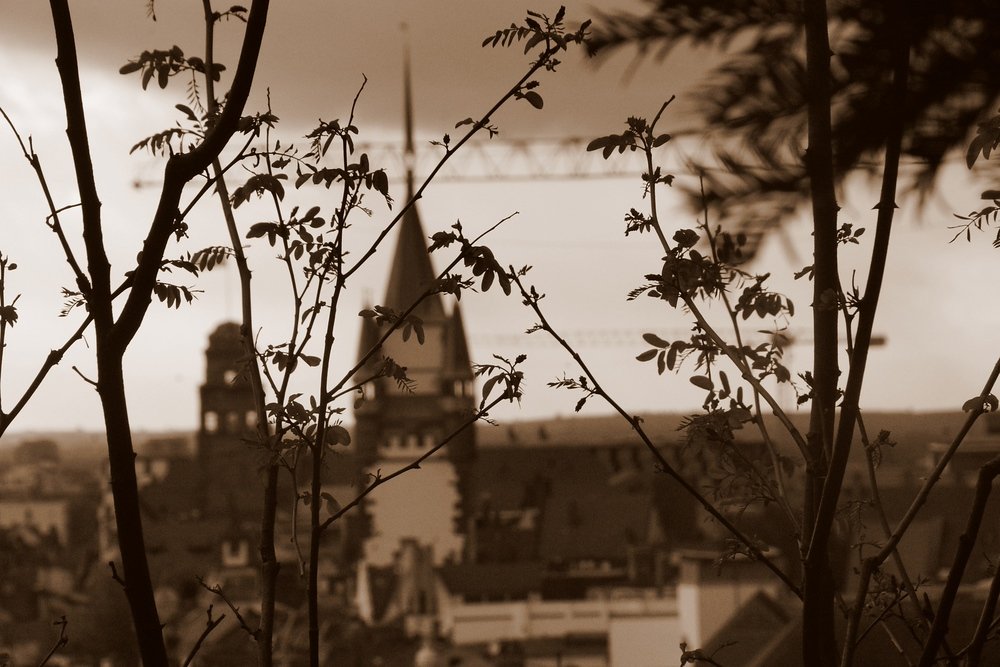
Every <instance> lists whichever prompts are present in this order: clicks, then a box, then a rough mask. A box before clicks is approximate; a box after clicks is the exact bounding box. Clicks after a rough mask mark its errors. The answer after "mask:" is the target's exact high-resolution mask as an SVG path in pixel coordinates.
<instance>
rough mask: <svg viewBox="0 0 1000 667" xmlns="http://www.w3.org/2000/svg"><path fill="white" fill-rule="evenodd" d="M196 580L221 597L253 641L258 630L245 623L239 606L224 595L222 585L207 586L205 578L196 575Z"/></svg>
mask: <svg viewBox="0 0 1000 667" xmlns="http://www.w3.org/2000/svg"><path fill="white" fill-rule="evenodd" d="M197 580H198V583H199V584H201V587H202V588H204V589H205V590H206V591H208V592H209V593H212V594H214V595H216V596H218V597H219V599H221V600H222V601H223V602H225V603H226V606H227V607H229V609H230V610H231V611H232V612H233V615H234V616H235V617H236V621H237V622H238V623H239V624H240V628H242V629H243V631H244V632H246V633H247V634H248V635H250V637H252V638H253V639H254V641H256V640H257V635H258V633H259V632H260V631H259V630H253V629H251V628H250V625H249V624H248V623H247V621H246V619H245V618H243V614H241V613H240V608H239V607H237V606H236V605H234V604H233V601H232V600H230V599H229V598H228V597H227V596H226V594H225V593H224V592H223V590H222V586H220V585H219V584H216V585H215V586H209V585H208V584H206V583H205V580H204V579H202V578H201V577H197Z"/></svg>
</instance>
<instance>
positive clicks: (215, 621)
mask: <svg viewBox="0 0 1000 667" xmlns="http://www.w3.org/2000/svg"><path fill="white" fill-rule="evenodd" d="M225 618H226V615H225V614H223V615H222V616H219V617H218V618H212V605H208V620H207V621H205V629H204V630H202V631H201V634H200V635H198V640H197V641H196V642H195V643H194V646H192V647H191V651H190V653H188V656H187V658H186V659H185V660H184V663H183V665H182V667H188V665H190V664H191V661H192V660H194V657H195V656H196V655H197V654H198V651H200V650H201V645H202V643H203V642H204V641H205V640H206V639H208V636H209V635H210V634H212V630H215V628H217V627H218V626H219V623H222V621H223V619H225Z"/></svg>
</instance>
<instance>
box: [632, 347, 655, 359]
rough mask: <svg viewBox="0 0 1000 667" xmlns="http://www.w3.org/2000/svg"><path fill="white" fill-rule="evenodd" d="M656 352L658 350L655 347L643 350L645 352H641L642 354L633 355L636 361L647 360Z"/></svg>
mask: <svg viewBox="0 0 1000 667" xmlns="http://www.w3.org/2000/svg"><path fill="white" fill-rule="evenodd" d="M657 352H658V350H657V349H655V348H653V349H651V350H646V351H645V352H643V353H642V354H638V355H636V357H635V358H636V359H637V360H638V361H649V360H650V359H652V358H653V357H655V356H656V353H657Z"/></svg>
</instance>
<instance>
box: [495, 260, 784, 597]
mask: <svg viewBox="0 0 1000 667" xmlns="http://www.w3.org/2000/svg"><path fill="white" fill-rule="evenodd" d="M510 271H511V279H512V280H513V281H514V282H515V283H516V284H517V286H518V289H520V291H521V296H522V297H523V299H524V305H526V306H528V307H529V308H531V309H532V310H533V311H534V313H535V315H536V316H537V317H538V319H539V323H540V324H541V327H542V329H543V330H545V332H547V333H548V334H549V335H550V336H552V338H553V339H554V340H555V341H556V342H557V343H558V344H559V346H560V347H562V348H563V349H564V350H566V352H567V353H569V355H570V356H571V357H572V358H573V360H574V361H575V362H576V364H577V365H578V366H579V367H580V369H581V370H582V371H583V372H584V374H585V375H586V376H587V377H588V378H589V379H590V382H591V386H592V387H593V390H594V391H593V393H595V394H597V395H598V396H600V397H601V398H603V399H604V400H605V401H606V402H607V403H608V405H610V406H611V407H612V408H613V409H614V410H615V412H617V413H618V414H619V415H621V416H622V417H623V418H624V419H625V421H627V422H628V424H629V426H631V427H632V430H633V431H635V433H636V435H638V436H639V438H640V439H641V440H642V442H643V444H645V446H646V449H648V450H649V451H650V453H652V455H653V456H654V457H655V458H656V461H657V463H658V464H659V466H660V469H661V470H663V472H665V473H666V474H667V475H668V476H669V477H671V478H672V479H673V480H674V481H676V482H677V483H678V484H680V485H681V488H683V489H684V491H686V492H687V493H688V494H689V495H690V496H691V497H692V498H694V499H695V500H696V501H697V502H698V504H700V505H701V506H702V507H703V508H704V509H705V511H707V512H708V513H709V514H711V515H712V517H713V518H714V519H715V520H716V521H718V522H719V523H720V524H722V526H723V527H724V528H725V529H726V530H727V531H728V532H729V533H730V534H731V535H732V536H733V537H734V538H735V539H736V540H737V541H739V542H740V544H742V545H743V546H744V548H746V550H747V552H748V553H750V554H751V555H752V556H753V557H754V559H756V560H758V561H760V562H761V563H762V564H763V565H764V566H765V567H766V568H767V569H769V570H771V572H773V573H774V574H775V576H777V577H778V579H780V580H781V581H782V583H784V584H785V586H787V587H788V589H789V590H790V591H791V592H792V593H794V594H795V595H797V596H799V597H801V596H802V592H801V591H800V589H799V587H798V586H796V585H795V582H793V581H792V580H791V579H789V578H788V575H786V574H785V573H784V572H783V571H782V570H781V568H779V567H778V566H777V565H776V564H775V563H774V561H772V560H771V559H770V558H768V557H767V556H766V555H765V554H764V552H763V551H761V550H760V548H759V547H758V546H757V545H756V544H754V542H753V540H751V539H750V538H749V537H747V536H746V535H744V534H743V532H742V531H741V530H740V529H739V528H737V527H736V525H735V524H733V523H732V522H731V521H730V520H729V519H728V518H727V517H726V516H725V515H724V514H722V512H720V511H719V510H717V509H716V508H715V506H714V505H712V503H710V502H709V501H708V499H707V498H705V496H703V495H702V494H701V493H700V492H699V491H698V490H697V489H696V488H695V487H694V486H693V485H692V484H691V483H690V482H688V481H687V480H686V479H684V476H683V475H681V474H680V472H678V471H677V470H676V469H675V468H674V467H673V466H672V465H670V462H668V461H667V460H666V458H664V456H663V455H662V454H661V453H660V450H659V449H657V448H656V445H654V444H653V441H652V440H651V439H650V438H649V436H648V435H647V434H646V432H645V430H644V429H643V428H642V426H641V424H640V420H639V419H638V418H637V417H634V416H632V415H630V414H628V413H627V412H626V411H625V409H624V408H622V407H621V405H619V404H618V402H617V401H615V400H614V399H613V398H612V397H611V396H610V395H609V394H608V393H607V392H606V391H605V390H604V388H603V387H602V386H601V383H600V382H598V380H597V378H596V377H595V376H594V374H593V372H591V370H590V368H589V367H588V366H587V364H586V363H585V362H584V361H583V358H582V357H581V356H580V354H579V353H578V352H577V351H576V350H575V349H574V348H573V347H572V346H571V345H570V344H569V343H568V342H567V341H566V339H565V338H563V337H562V336H560V335H559V333H558V332H557V331H556V330H555V329H553V328H552V326H551V325H550V324H549V322H548V320H547V319H546V318H545V315H544V313H542V310H541V308H540V307H539V305H538V300H539V299H540V298H541V297H540V296H539V295H538V294H537V293H536V292H534V290H533V289H532V291H531V292H529V291H528V290H526V289H525V287H524V284H523V283H522V282H521V278H520V276H519V275H518V274H517V271H515V270H514V268H513V267H511V268H510Z"/></svg>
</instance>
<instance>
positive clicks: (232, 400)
mask: <svg viewBox="0 0 1000 667" xmlns="http://www.w3.org/2000/svg"><path fill="white" fill-rule="evenodd" d="M243 357H245V353H244V351H243V345H242V343H241V341H240V325H238V324H236V323H234V322H226V323H224V324H221V325H219V326H218V327H217V328H216V329H215V331H213V332H212V333H211V334H210V335H209V338H208V349H207V350H206V351H205V384H203V385H202V386H201V426H200V428H199V429H198V461H199V464H200V467H201V474H202V476H203V478H204V480H205V483H204V484H203V489H204V493H205V498H204V504H203V505H202V506H203V507H204V508H205V511H206V512H207V513H208V514H209V515H210V516H220V515H226V516H229V517H230V518H232V519H235V520H239V519H240V518H244V517H247V518H249V517H255V515H256V514H257V509H256V508H257V507H258V505H259V504H260V498H259V496H260V493H259V492H258V489H259V487H260V485H259V484H258V483H257V480H258V476H257V469H258V468H259V464H260V461H258V460H257V459H258V457H257V456H256V455H255V452H254V448H253V447H251V446H250V444H249V443H251V442H252V441H253V440H254V438H255V436H254V427H255V426H256V416H257V414H256V412H255V411H254V406H253V392H252V390H251V388H250V383H249V382H248V381H247V379H246V377H245V375H242V374H241V370H242V359H243Z"/></svg>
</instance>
